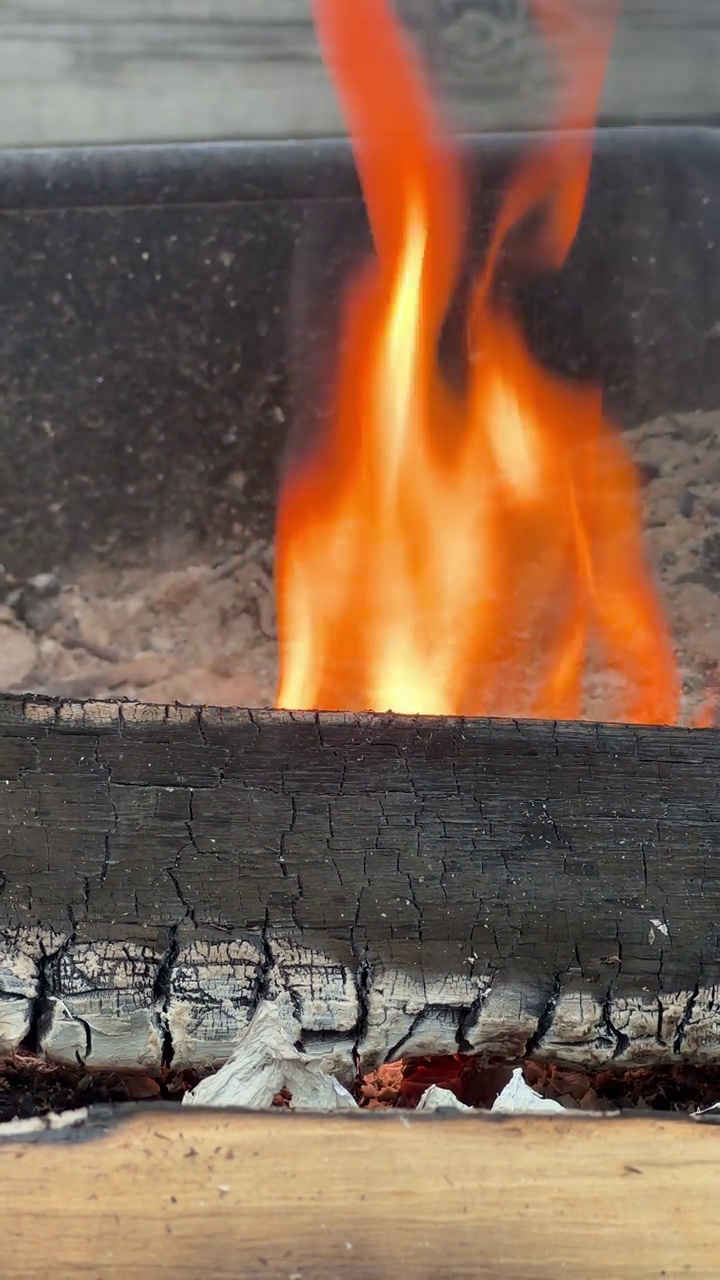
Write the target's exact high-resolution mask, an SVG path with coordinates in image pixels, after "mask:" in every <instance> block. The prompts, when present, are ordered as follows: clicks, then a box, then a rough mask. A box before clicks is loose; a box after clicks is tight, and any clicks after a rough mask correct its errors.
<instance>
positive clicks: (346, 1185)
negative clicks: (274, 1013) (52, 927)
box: [0, 1106, 720, 1280]
mask: <svg viewBox="0 0 720 1280" xmlns="http://www.w3.org/2000/svg"><path fill="white" fill-rule="evenodd" d="M26 1123H27V1122H26ZM21 1128H22V1126H21ZM7 1130H10V1133H11V1134H12V1127H11V1126H3V1128H2V1129H0V1176H1V1177H2V1182H3V1187H4V1193H3V1196H2V1200H1V1201H0V1228H1V1229H2V1240H3V1275H5V1276H9V1277H15V1276H18V1277H19V1276H28V1275H33V1276H35V1275H53V1276H57V1277H58V1280H62V1278H63V1277H72V1278H73V1280H74V1277H76V1276H78V1275H89V1276H97V1277H100V1276H106V1275H107V1276H111V1275H112V1276H117V1275H122V1276H129V1275H143V1276H148V1277H164V1276H167V1277H171V1276H172V1277H175V1276H177V1275H202V1276H203V1277H204V1278H207V1280H214V1278H215V1277H225V1276H230V1275H233V1276H235V1275H238V1276H239V1275H241V1276H243V1277H247V1278H248V1280H252V1278H253V1277H256V1276H257V1277H263V1280H276V1278H277V1280H280V1278H281V1277H282V1280H288V1277H310V1276H312V1277H313V1280H315V1277H317V1278H318V1280H324V1278H325V1277H331V1276H332V1277H342V1278H343V1280H356V1278H357V1280H360V1278H361V1277H362V1280H369V1278H370V1277H373V1280H374V1278H375V1277H384V1276H393V1275H399V1274H407V1275H410V1276H413V1277H419V1278H422V1277H428V1280H429V1278H430V1277H432V1278H433V1280H438V1278H443V1277H447V1278H448V1280H450V1277H452V1280H455V1278H456V1277H459V1276H468V1277H469V1276H472V1277H477V1278H478V1280H483V1278H487V1280H506V1278H507V1280H510V1278H511V1277H512V1278H513V1280H517V1277H518V1276H522V1277H523V1280H547V1277H548V1276H553V1277H555V1276H571V1277H575V1276H583V1277H584V1278H587V1280H606V1277H607V1276H610V1275H611V1276H613V1278H617V1280H623V1278H624V1277H627V1280H645V1277H647V1278H648V1280H650V1277H652V1278H653V1280H655V1278H656V1277H657V1276H662V1275H665V1276H669V1277H674V1276H680V1275H692V1276H697V1277H701V1276H706V1277H708V1278H710V1277H712V1280H715V1277H717V1275H718V1274H719V1273H720V1235H719V1233H718V1227H717V1221H718V1215H719V1214H720V1146H719V1145H718V1134H717V1132H716V1130H715V1129H714V1127H712V1126H708V1125H700V1124H695V1123H693V1122H692V1121H682V1120H675V1121H673V1120H656V1119H648V1118H642V1119H641V1118H636V1119H625V1118H623V1119H619V1118H608V1119H598V1118H594V1119H580V1118H576V1119H572V1118H570V1117H564V1116H563V1117H560V1118H558V1119H555V1118H551V1117H537V1118H530V1117H515V1118H512V1119H505V1120H502V1121H498V1120H495V1119H485V1118H481V1117H472V1118H465V1117H463V1118H457V1117H439V1116H427V1117H422V1116H412V1115H408V1114H407V1113H405V1114H394V1115H390V1116H381V1117H378V1116H376V1115H373V1116H356V1117H350V1118H346V1117H342V1118H340V1117H335V1118H329V1117H319V1116H311V1115H308V1116H293V1115H287V1114H285V1115H283V1114H282V1113H279V1112H276V1113H274V1114H269V1115H253V1114H243V1113H237V1112H235V1113H232V1112H230V1113H228V1112H222V1111H218V1112H212V1111H207V1112H196V1111H194V1109H190V1110H188V1109H181V1108H179V1107H177V1108H176V1107H172V1106H166V1107H157V1108H156V1107H152V1108H150V1109H146V1108H143V1110H142V1111H136V1112H134V1113H133V1114H132V1115H130V1116H127V1115H126V1116H125V1118H124V1119H123V1120H122V1121H121V1122H120V1123H117V1122H116V1121H113V1120H112V1119H111V1118H110V1116H109V1114H108V1112H107V1111H105V1110H103V1111H102V1112H101V1113H100V1114H99V1115H98V1116H97V1117H96V1118H93V1117H92V1116H91V1118H90V1119H89V1120H88V1121H86V1122H85V1123H84V1124H82V1123H81V1124H80V1125H79V1126H75V1127H69V1128H65V1129H64V1130H58V1129H57V1128H53V1129H49V1128H48V1129H47V1130H46V1131H44V1132H36V1133H31V1134H29V1135H28V1134H26V1135H23V1133H22V1132H18V1133H16V1135H15V1136H14V1137H12V1136H10V1137H8V1136H7Z"/></svg>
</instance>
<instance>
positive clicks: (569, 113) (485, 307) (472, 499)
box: [277, 0, 679, 723]
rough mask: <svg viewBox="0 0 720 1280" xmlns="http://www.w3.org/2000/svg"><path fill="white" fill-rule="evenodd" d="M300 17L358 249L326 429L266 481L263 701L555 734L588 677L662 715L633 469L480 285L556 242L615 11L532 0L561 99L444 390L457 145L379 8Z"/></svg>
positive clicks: (555, 250) (595, 416)
mask: <svg viewBox="0 0 720 1280" xmlns="http://www.w3.org/2000/svg"><path fill="white" fill-rule="evenodd" d="M314 4H315V16H316V25H317V30H318V34H319V38H320V41H321V44H322V47H323V51H324V55H325V58H326V61H327V64H328V66H329V68H330V71H331V73H332V76H333V78H334V81H335V84H336V87H337V90H338V92H339V96H340V98H341V101H342V104H343V107H344V110H345V115H346V119H347V122H348V125H349V128H350V133H351V136H352V139H353V145H354V150H355V156H356V162H357V166H358V170H359V173H360V178H361V182H362V186H363V191H364V196H365V202H366V207H367V212H368V216H369V220H370V226H371V231H372V236H373V241H374V248H375V253H374V256H373V257H372V258H371V260H369V261H368V262H367V263H365V265H364V266H363V268H362V270H361V271H360V272H359V274H358V276H357V278H356V279H354V280H353V281H352V283H351V286H350V288H349V290H348V295H347V298H346V300H345V309H344V315H343V328H342V344H341V354H340V365H339V370H338V375H337V384H336V386H335V388H334V393H333V401H332V413H331V419H330V425H329V427H328V429H327V430H326V431H325V433H324V434H323V437H322V439H320V440H319V441H318V442H317V443H316V444H315V445H314V446H313V448H312V450H311V451H310V452H309V453H308V455H307V456H306V457H305V458H304V459H303V460H302V461H301V462H300V463H299V464H295V465H294V467H293V469H292V471H291V472H290V474H289V475H288V476H287V477H286V479H285V481H284V484H283V490H282V494H281V502H280V510H279V517H278V530H277V534H278V537H277V548H278V563H277V580H278V615H279V633H280V658H281V678H280V686H279V691H278V705H279V706H285V707H294V708H323V709H336V710H349V711H360V710H375V711H385V710H394V711H397V712H408V713H428V714H433V713H437V714H466V715H525V714H530V715H538V716H547V717H561V718H573V717H575V718H576V717H579V716H580V715H581V714H582V710H583V688H584V680H585V675H586V672H587V669H588V664H589V663H590V662H592V663H594V665H595V666H596V667H597V666H598V664H599V665H600V666H601V668H602V669H603V670H604V671H606V672H610V673H612V674H613V680H614V682H615V687H616V688H617V690H618V695H617V699H616V701H617V705H613V706H612V708H611V709H610V710H609V714H608V716H607V718H616V719H621V720H625V721H627V722H645V723H671V722H674V721H675V720H676V719H677V717H678V712H679V693H678V680H677V675H676V671H675V664H674V658H673V652H672V646H671V641H670V636H669V633H668V628H667V626H666V623H665V621H664V618H663V614H662V610H661V608H660V604H659V601H658V597H657V595H656V591H655V588H654V585H653V582H652V578H651V576H650V574H649V572H648V570H647V568H646V565H645V562H644V557H643V547H642V526H641V512H640V502H639V485H638V479H637V476H636V474H635V470H634V467H633V464H632V462H631V459H630V457H629V455H628V453H627V451H626V449H625V446H624V444H623V442H622V438H621V436H620V434H619V433H618V432H617V431H616V430H615V428H614V427H613V426H612V424H611V423H610V422H608V420H607V419H606V417H605V416H604V413H603V406H602V396H601V393H600V391H599V390H595V389H593V388H588V387H587V386H583V385H578V384H574V383H571V382H567V381H564V380H562V379H561V378H560V377H558V376H557V375H555V374H553V373H550V372H548V371H547V370H546V369H544V368H543V367H542V366H541V365H540V364H539V363H538V361H537V360H535V359H534V357H533V356H532V355H531V353H530V351H529V349H528V346H527V344H526V342H525V339H524V337H523V333H522V329H521V327H520V325H519V323H518V321H517V320H516V319H515V317H514V315H513V312H512V309H511V307H510V305H509V304H508V303H507V302H502V301H501V300H499V298H498V290H497V288H496V287H495V285H496V278H497V269H498V264H499V261H500V259H501V255H502V253H503V250H504V248H505V246H506V242H507V240H508V237H509V235H510V234H511V233H512V232H515V231H519V232H520V233H521V234H522V235H523V237H524V238H523V239H522V244H523V247H524V254H525V257H524V259H523V261H526V260H527V262H528V263H529V264H531V265H532V267H533V268H534V269H541V270H552V269H557V268H558V267H560V266H561V265H562V263H563V262H564V260H565V258H566V256H567V253H568V251H569V249H570V246H571V244H572V242H573V238H574V236H575V233H576V230H577V226H578V222H579V219H580V216H581V212H582V207H583V200H584V195H585V189H586V186H587V181H588V175H589V169H590V161H591V146H592V142H591V138H592V134H591V132H590V131H591V128H592V125H593V122H594V119H595V117H596V114H597V107H598V102H599V97H600V93H601V89H602V82H603V75H604V69H605V63H606V60H607V55H608V52H609V49H610V45H611V40H612V32H613V22H614V15H613V14H610V13H609V12H608V10H609V8H610V7H611V6H609V5H608V4H604V5H603V6H601V8H602V15H601V16H598V6H597V5H595V6H593V5H592V4H591V5H589V6H588V3H587V0H534V5H533V8H534V10H535V16H536V19H537V21H538V23H539V25H540V28H541V31H542V32H543V35H544V37H545V38H546V40H547V41H548V45H549V47H550V48H551V49H552V50H553V51H554V53H555V55H556V57H557V60H558V64H559V68H560V72H561V79H562V83H563V95H564V96H563V109H562V113H561V118H560V120H559V128H558V130H557V131H556V132H555V133H554V134H553V135H552V138H551V140H550V141H545V142H543V143H541V144H539V145H538V146H536V147H535V149H534V150H532V151H530V153H529V154H528V155H527V156H526V158H525V159H524V161H523V162H522V163H521V164H520V166H519V167H518V170H517V172H516V174H515V176H514V179H513V180H512V182H511V183H510V185H509V187H508V189H507V191H506V193H505V197H504V202H503V204H502V207H501V209H500V211H499V214H498V217H497V221H496V224H495V229H494V232H493V235H492V236H491V239H490V243H489V246H488V249H487V252H486V256H485V260H484V263H483V266H482V269H481V270H480V272H479V274H478V277H477V279H476V281H475V284H474V287H473V291H472V298H471V304H470V308H469V324H468V353H467V355H468V362H467V377H466V379H465V384H464V386H463V387H462V388H460V389H458V388H457V387H456V386H455V385H454V384H453V383H451V382H450V381H449V380H448V378H447V377H446V375H445V372H444V370H443V367H442V364H441V361H440V356H439V345H440V336H441V331H442V327H443V323H444V321H445V318H446V315H447V312H448V308H449V306H450V303H451V301H452V299H453V295H454V292H455V290H456V287H457V280H458V273H459V270H460V266H461V260H462V256H463V249H464V244H463V240H464V222H465V215H466V208H465V201H464V198H463V184H462V172H461V168H460V162H459V159H458V154H457V151H456V149H455V148H454V147H453V145H452V143H451V141H450V140H449V139H448V136H447V135H446V134H445V133H444V132H443V130H442V128H441V125H440V123H439V121H438V119H437V118H436V115H435V111H434V109H433V105H432V103H431V100H430V96H429V94H428V92H427V91H426V88H425V85H424V80H423V75H422V71H421V68H420V66H419V63H418V59H417V57H416V55H415V53H414V51H413V48H412V46H411V44H410V43H409V42H408V41H407V40H406V39H405V37H404V34H403V32H402V30H401V28H400V26H399V24H398V22H397V20H396V19H395V18H394V17H393V16H392V14H391V12H390V6H389V3H388V0H363V2H362V3H358V2H357V0H314ZM570 49H571V53H570V52H569V50H570ZM570 126H572V127H570Z"/></svg>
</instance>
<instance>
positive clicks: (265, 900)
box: [0, 696, 720, 1078]
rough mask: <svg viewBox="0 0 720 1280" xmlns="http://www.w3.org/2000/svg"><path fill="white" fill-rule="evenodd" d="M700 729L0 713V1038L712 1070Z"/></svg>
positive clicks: (707, 740) (712, 889) (119, 1061)
mask: <svg viewBox="0 0 720 1280" xmlns="http://www.w3.org/2000/svg"><path fill="white" fill-rule="evenodd" d="M719 757H720V734H719V733H718V732H717V731H715V730H688V729H656V728H627V727H623V726H619V725H615V726H612V725H593V724H582V723H572V724H554V723H545V722H541V721H537V722H518V721H502V720H497V721H484V720H476V721H468V720H459V719H452V718H447V719H445V718H439V719H432V718H427V719H423V718H403V717H393V716H353V715H319V716H318V715H315V714H308V713H285V712H274V711H256V712H251V711H242V710H240V711H233V710H230V709H225V710H216V709H212V708H204V709H198V708H184V707H180V706H171V707H164V706H143V705H141V704H136V703H102V702H94V703H77V702H70V701H59V700H52V699H48V698H32V697H25V698H23V697H20V696H18V697H11V696H6V697H5V698H4V699H3V700H2V701H1V702H0V779H2V789H1V790H0V833H1V839H2V845H1V846H0V847H1V855H0V868H1V870H2V874H3V892H2V895H0V934H1V935H2V952H1V954H0V988H1V989H2V992H3V998H2V1000H1V1001H0V1015H1V1016H0V1039H1V1041H2V1044H3V1045H4V1046H5V1047H6V1048H12V1047H13V1046H14V1045H16V1044H17V1043H19V1042H20V1041H21V1040H22V1039H23V1038H24V1037H25V1036H27V1035H28V1033H30V1034H31V1036H34V1037H35V1038H36V1039H37V1042H38V1044H39V1046H40V1047H41V1048H42V1049H43V1050H44V1051H45V1052H46V1053H48V1054H49V1055H50V1056H51V1057H55V1058H57V1059H58V1060H60V1061H76V1060H77V1059H78V1058H80V1060H84V1061H87V1062H88V1063H89V1065H91V1066H97V1067H101V1066H126V1067H132V1066H138V1065H141V1066H143V1067H145V1068H146V1069H147V1068H158V1067H159V1066H160V1065H161V1063H162V1062H163V1061H165V1062H168V1061H169V1060H171V1059H172V1061H173V1063H174V1065H175V1066H182V1065H187V1064H191V1065H198V1064H203V1063H205V1064H211V1063H212V1062H214V1061H219V1060H221V1059H223V1058H224V1057H226V1056H227V1054H228V1052H229V1048H230V1046H231V1045H232V1043H233V1041H234V1040H235V1038H236V1036H237V1033H238V1030H239V1029H241V1028H242V1027H243V1026H244V1025H246V1023H247V1020H248V1018H249V1017H250V1016H251V1013H252V1011H253V1009H254V1008H255V1007H257V1004H258V1002H259V1001H260V1000H261V999H263V998H271V999H277V1000H285V1001H288V1002H289V1003H290V1005H291V1007H292V1009H293V1011H294V1013H295V1015H296V1016H297V1018H298V1020H299V1022H300V1024H301V1026H302V1028H303V1039H304V1041H305V1042H306V1045H307V1046H308V1047H309V1049H310V1050H311V1051H312V1052H313V1053H316V1054H317V1055H318V1056H319V1057H320V1058H322V1059H323V1060H324V1062H325V1064H326V1066H327V1067H328V1069H330V1070H332V1071H335V1072H336V1073H337V1074H338V1075H339V1076H340V1077H342V1078H351V1077H352V1075H353V1073H354V1070H355V1061H356V1058H358V1057H359V1059H360V1062H361V1064H362V1067H363V1069H364V1070H368V1069H371V1068H372V1067H374V1066H375V1065H377V1063H379V1062H381V1061H383V1060H385V1059H386V1058H393V1057H399V1056H418V1055H422V1054H424V1053H453V1052H456V1051H457V1050H458V1049H460V1050H462V1051H463V1052H468V1053H480V1054H482V1055H483V1056H485V1057H486V1058H488V1059H492V1060H495V1059H497V1058H500V1059H502V1060H506V1061H512V1060H516V1059H518V1058H521V1057H522V1056H523V1055H525V1054H527V1053H532V1054H535V1055H539V1056H544V1057H547V1058H552V1059H557V1060H560V1061H564V1062H571V1063H572V1062H577V1063H580V1064H582V1065H583V1066H586V1067H590V1066H598V1065H604V1064H613V1065H616V1066H631V1065H645V1064H661V1063H665V1064H667V1063H674V1062H680V1061H682V1060H687V1061H693V1062H699V1063H702V1062H717V1061H718V1057H719V1056H720V1049H719V1047H718V1046H719V1045H720V1027H719V1026H718V1014H717V1008H716V1000H715V990H716V983H717V981H718V966H719V965H720V942H719V940H718V935H717V928H716V902H717V892H718V889H717V886H718V876H719V875H720V823H719V814H720V809H719V807H718V782H717V761H718V758H719Z"/></svg>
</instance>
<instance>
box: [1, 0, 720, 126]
mask: <svg viewBox="0 0 720 1280" xmlns="http://www.w3.org/2000/svg"><path fill="white" fill-rule="evenodd" d="M395 3H396V5H397V8H398V10H399V12H400V13H401V15H402V17H403V19H404V20H405V21H406V22H407V24H408V26H409V27H410V28H411V29H412V31H413V32H414V34H415V35H416V37H417V39H418V42H419V44H420V47H421V49H422V51H423V53H424V55H425V57H426V59H427V61H428V63H429V65H430V67H431V68H432V70H433V72H434V74H435V77H436V79H437V81H438V82H439V85H440V88H441V89H442V92H443V96H444V98H445V100H446V101H447V102H448V103H449V106H450V110H451V113H452V115H453V116H454V118H455V120H456V121H457V122H459V123H460V124H462V125H463V126H464V127H466V128H470V129H473V130H485V129H491V130H492V129H506V128H535V127H536V126H537V125H538V124H539V123H541V122H544V121H545V119H546V118H547V115H548V114H549V111H550V110H551V104H552V99H553V89H554V86H553V80H552V73H551V70H550V69H549V68H548V65H547V59H546V57H545V55H544V51H543V50H542V48H541V47H540V45H539V42H538V39H537V37H536V35H535V33H534V30H533V27H532V24H531V22H530V19H529V16H528V6H527V0H516V3H513V4H497V3H492V2H491V0H395ZM719 56H720V14H719V13H718V8H717V5H716V4H715V3H714V0H683V4H682V6H680V5H679V4H678V3H677V2H676V0H628V2H627V3H626V4H624V5H623V6H622V12H621V18H620V24H619V30H618V35H617V40H616V42H615V48H614V51H613V56H612V60H611V64H610V71H609V76H608V83H607V90H606V94H605V101H604V105H603V113H602V119H603V120H604V121H605V123H613V122H618V121H621V122H630V123H636V122H637V121H639V120H640V121H644V122H649V123H652V122H654V121H658V120H663V121H668V120H670V121H673V122H678V123H682V122H684V121H688V120H702V119H705V120H711V119H715V120H717V118H718V113H719V100H718V93H717V75H716V68H717V62H718V57H719ZM341 129H342V121H341V115H340V112H339V110H338V106H337V102H336V100H335V96H334V94H333V91H332V87H331V85H330V82H329V79H328V76H327V74H326V72H325V69H324V67H323V65H322V62H321V60H320V56H319V51H318V48H317V42H316V40H315V36H314V32H313V27H312V20H311V16H310V13H309V6H308V4H307V0H206V3H205V4H203V5H202V6H201V8H200V9H198V6H197V5H196V4H194V3H193V2H192V0H162V3H161V2H160V0H153V2H152V3H149V2H148V0H104V3H103V5H102V6H98V5H97V4H94V3H92V2H91V0H52V3H50V4H49V3H48V0H7V2H6V3H5V4H4V5H3V6H2V11H1V12H0V145H2V146H38V145H41V146H53V145H63V144H68V143H76V144H87V143H114V142H148V141H150V142H157V141H189V140H191V139H203V140H204V139H210V138H216V139H217V138H237V137H242V138H268V137H271V138H278V137H279V138H287V137H294V138H297V137H299V136H312V135H327V134H331V133H337V132H339V131H340V130H341Z"/></svg>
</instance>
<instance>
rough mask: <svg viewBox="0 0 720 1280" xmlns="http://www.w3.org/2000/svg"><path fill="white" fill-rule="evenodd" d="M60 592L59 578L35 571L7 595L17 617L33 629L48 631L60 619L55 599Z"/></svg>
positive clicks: (55, 575) (52, 574) (60, 612)
mask: <svg viewBox="0 0 720 1280" xmlns="http://www.w3.org/2000/svg"><path fill="white" fill-rule="evenodd" d="M59 594H60V579H59V578H58V576H57V574H55V573H36V574H35V577H34V578H29V579H28V581H27V582H26V583H25V585H24V586H23V587H21V588H20V589H19V591H13V592H12V593H11V595H10V596H8V603H9V604H10V605H11V607H12V608H13V609H14V610H15V613H16V615H17V617H18V618H19V619H20V621H21V622H24V623H25V624H26V626H28V627H30V628H31V629H32V630H33V631H40V632H42V631H49V630H50V627H52V626H54V624H55V623H56V622H57V621H58V620H59V619H60V617H61V614H62V610H61V608H60V605H59V603H58V602H57V600H56V599H55V597H56V596H58V595H59Z"/></svg>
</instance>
